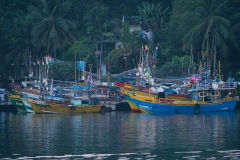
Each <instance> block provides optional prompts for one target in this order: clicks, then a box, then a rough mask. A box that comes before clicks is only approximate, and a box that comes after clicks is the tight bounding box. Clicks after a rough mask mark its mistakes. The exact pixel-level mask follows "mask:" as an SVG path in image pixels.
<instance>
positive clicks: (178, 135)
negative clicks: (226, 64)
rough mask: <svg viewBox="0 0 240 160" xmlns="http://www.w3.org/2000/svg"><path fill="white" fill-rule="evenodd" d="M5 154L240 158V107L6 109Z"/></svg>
mask: <svg viewBox="0 0 240 160" xmlns="http://www.w3.org/2000/svg"><path fill="white" fill-rule="evenodd" d="M0 158H1V159H5V158H6V159H7V158H9V159H121V160H122V159H158V160H161V159H165V160H166V159H240V111H239V110H237V111H236V112H221V113H204V114H138V113H130V112H106V113H105V114H100V113H93V114H92V113H90V114H77V115H69V114H23V113H9V112H1V113H0Z"/></svg>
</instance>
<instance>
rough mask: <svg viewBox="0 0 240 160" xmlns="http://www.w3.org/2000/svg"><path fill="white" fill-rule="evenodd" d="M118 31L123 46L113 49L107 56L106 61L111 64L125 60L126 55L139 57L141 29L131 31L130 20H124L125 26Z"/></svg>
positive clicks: (129, 57) (130, 57)
mask: <svg viewBox="0 0 240 160" xmlns="http://www.w3.org/2000/svg"><path fill="white" fill-rule="evenodd" d="M116 32H117V34H118V36H119V41H120V42H122V47H121V48H117V49H114V50H112V51H111V52H110V53H109V55H108V56H107V57H106V58H105V60H104V62H105V63H109V64H110V66H111V65H113V64H116V62H118V63H119V64H120V63H121V62H123V61H124V60H123V57H124V56H126V57H128V58H127V59H132V58H133V57H134V58H135V57H137V56H138V53H139V48H140V43H139V42H140V36H139V35H140V34H139V32H140V31H133V32H131V31H130V29H129V23H128V22H124V24H123V28H122V29H116ZM127 59H126V60H127ZM125 63H126V62H125ZM123 68H125V67H123Z"/></svg>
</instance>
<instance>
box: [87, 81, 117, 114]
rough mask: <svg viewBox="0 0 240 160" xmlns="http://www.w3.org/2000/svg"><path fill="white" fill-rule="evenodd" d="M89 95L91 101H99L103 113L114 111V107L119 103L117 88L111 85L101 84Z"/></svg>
mask: <svg viewBox="0 0 240 160" xmlns="http://www.w3.org/2000/svg"><path fill="white" fill-rule="evenodd" d="M95 89H96V90H95V91H94V92H93V93H92V94H91V99H96V98H97V99H99V101H100V103H101V104H102V106H103V108H104V110H105V111H115V110H116V105H117V104H119V103H120V102H121V100H122V99H121V97H120V95H119V87H118V86H115V85H114V84H113V83H108V82H101V83H100V84H98V85H97V86H96V88H95Z"/></svg>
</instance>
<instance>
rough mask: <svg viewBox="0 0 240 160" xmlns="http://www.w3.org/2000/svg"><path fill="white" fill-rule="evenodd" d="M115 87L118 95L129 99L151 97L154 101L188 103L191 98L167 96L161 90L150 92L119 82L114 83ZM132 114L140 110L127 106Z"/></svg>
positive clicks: (131, 105)
mask: <svg viewBox="0 0 240 160" xmlns="http://www.w3.org/2000/svg"><path fill="white" fill-rule="evenodd" d="M116 85H117V86H119V87H120V93H121V94H122V95H123V96H124V97H130V96H131V95H140V96H151V97H154V98H155V99H158V98H159V97H161V98H168V99H172V100H184V101H190V100H191V97H190V95H187V94H167V93H164V90H163V89H158V90H155V91H151V89H149V88H146V87H137V86H132V85H130V84H124V83H121V82H116ZM129 105H130V108H131V110H132V112H141V110H140V109H139V108H138V107H136V105H133V104H129Z"/></svg>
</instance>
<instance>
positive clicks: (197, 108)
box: [194, 103, 200, 113]
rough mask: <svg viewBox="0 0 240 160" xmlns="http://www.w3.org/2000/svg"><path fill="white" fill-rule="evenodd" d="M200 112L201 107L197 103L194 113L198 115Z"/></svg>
mask: <svg viewBox="0 0 240 160" xmlns="http://www.w3.org/2000/svg"><path fill="white" fill-rule="evenodd" d="M199 110H200V105H199V104H198V103H197V104H195V106H194V112H195V113H198V112H199Z"/></svg>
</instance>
